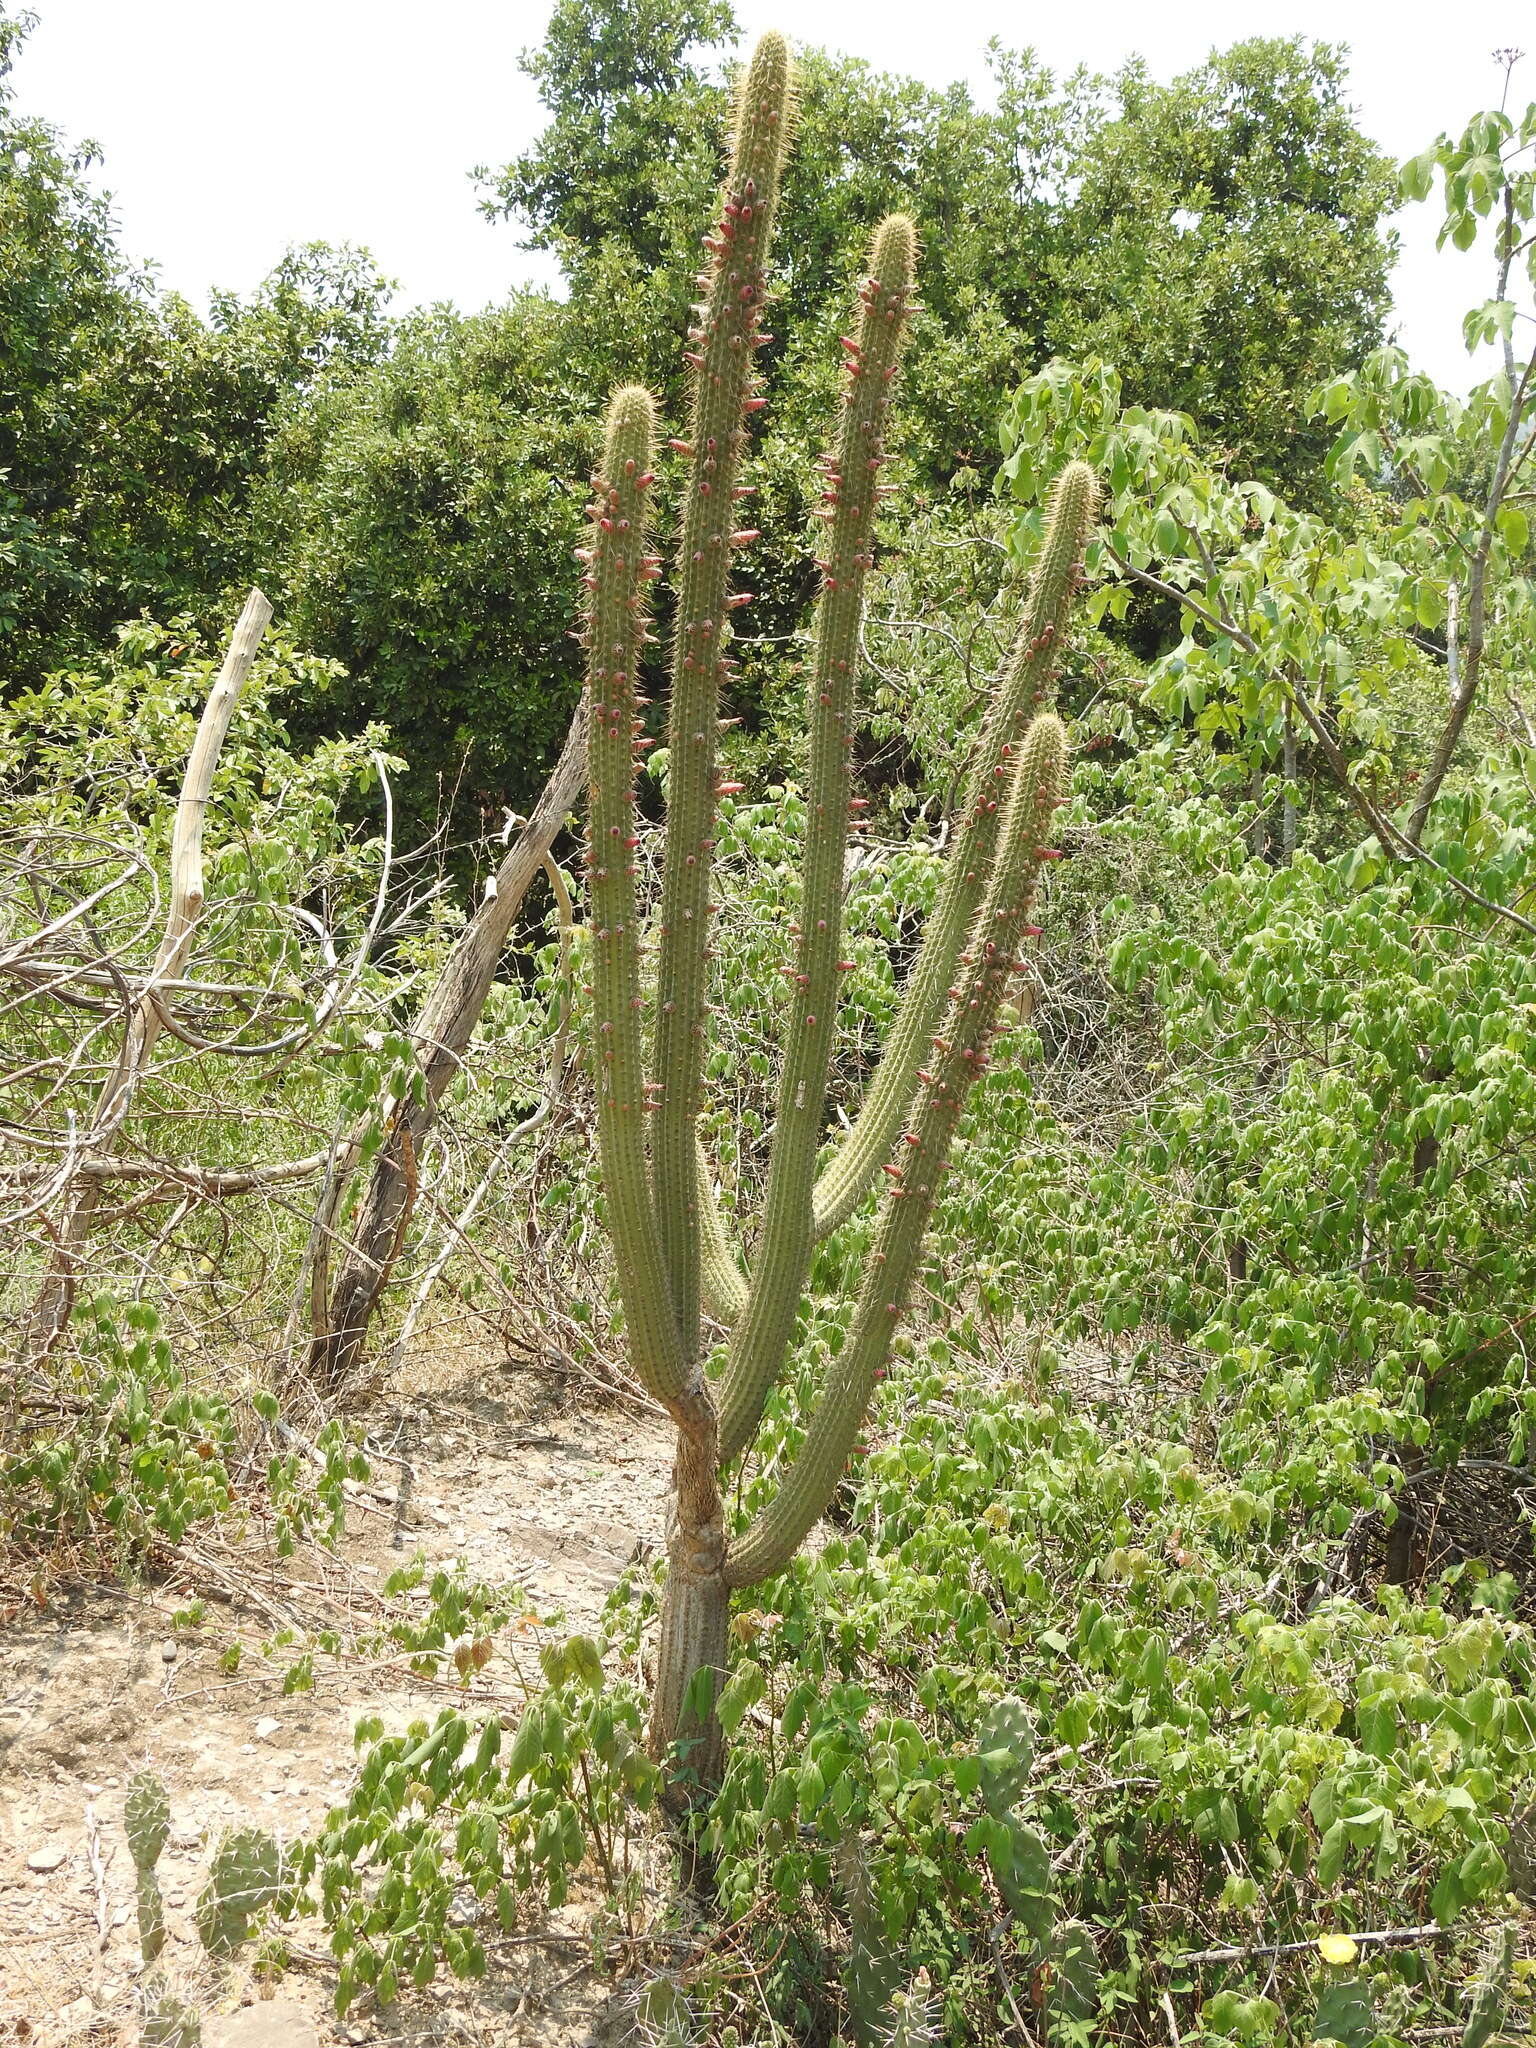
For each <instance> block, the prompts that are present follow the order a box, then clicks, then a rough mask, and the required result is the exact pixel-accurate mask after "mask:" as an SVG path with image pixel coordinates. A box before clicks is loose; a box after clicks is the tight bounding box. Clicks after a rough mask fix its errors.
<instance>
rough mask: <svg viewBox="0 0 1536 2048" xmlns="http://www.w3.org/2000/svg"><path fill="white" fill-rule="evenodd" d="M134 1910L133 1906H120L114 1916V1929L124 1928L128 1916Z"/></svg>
mask: <svg viewBox="0 0 1536 2048" xmlns="http://www.w3.org/2000/svg"><path fill="white" fill-rule="evenodd" d="M132 1910H133V1908H132V1907H131V1906H119V1907H118V1909H117V1911H116V1912H115V1913H114V1914H113V1915H112V1925H113V1926H114V1927H122V1926H124V1925H125V1924H126V1922H127V1919H128V1915H129V1914H130V1913H131V1912H132Z"/></svg>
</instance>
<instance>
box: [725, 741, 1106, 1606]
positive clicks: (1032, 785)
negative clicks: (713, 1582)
mask: <svg viewBox="0 0 1536 2048" xmlns="http://www.w3.org/2000/svg"><path fill="white" fill-rule="evenodd" d="M1065 769H1066V735H1065V733H1064V731H1063V729H1062V726H1061V722H1060V720H1059V719H1057V718H1056V717H1054V716H1053V715H1052V714H1050V713H1045V714H1042V715H1041V716H1040V717H1039V718H1037V719H1036V720H1035V721H1034V723H1033V724H1032V725H1031V727H1030V729H1029V732H1028V735H1027V737H1026V739H1025V741H1024V748H1023V757H1022V759H1021V761H1020V763H1019V772H1018V777H1017V780H1016V782H1015V784H1014V792H1013V796H1012V799H1011V800H1010V801H1009V803H1008V816H1007V823H1006V826H1005V834H1004V841H1003V850H1002V852H1001V854H1000V857H999V862H998V869H997V876H996V880H995V882H994V884H993V888H992V890H991V892H990V893H989V896H988V899H987V902H986V904H985V906H984V908H983V910H982V912H981V915H980V916H979V918H978V919H977V922H976V925H975V927H974V929H973V931H972V934H971V940H970V946H969V950H968V951H967V953H966V954H965V956H964V958H963V960H962V962H961V967H962V973H961V978H960V980H959V982H958V983H957V984H956V986H955V988H954V991H953V994H952V998H951V1003H950V1011H949V1015H948V1017H947V1019H946V1021H945V1027H944V1031H943V1033H942V1034H941V1035H940V1036H939V1037H937V1038H935V1040H934V1041H933V1051H934V1055H935V1056H934V1060H933V1064H932V1066H931V1068H929V1069H927V1070H926V1071H925V1072H924V1073H923V1074H922V1075H920V1076H919V1077H918V1078H919V1081H920V1083H921V1088H922V1092H921V1096H920V1100H919V1104H918V1108H917V1113H916V1116H915V1117H914V1119H913V1124H912V1128H911V1129H910V1130H909V1131H908V1132H907V1133H906V1134H905V1140H906V1142H905V1144H904V1145H903V1146H902V1147H901V1148H900V1151H901V1154H902V1156H901V1159H900V1161H899V1163H897V1164H888V1165H887V1167H886V1171H887V1173H888V1174H889V1175H890V1176H891V1180H892V1186H891V1191H890V1195H889V1197H888V1199H887V1205H886V1210H885V1214H884V1216H883V1218H882V1219H881V1224H880V1230H879V1234H878V1236H877V1238H876V1241H875V1248H874V1251H873V1252H872V1254H871V1257H870V1263H869V1266H868V1267H867V1269H866V1271H865V1275H864V1282H863V1286H862V1287H861V1289H860V1292H859V1301H858V1306H857V1308H856V1310H855V1312H854V1321H853V1329H852V1331H851V1333H850V1335H849V1338H848V1342H847V1343H846V1344H845V1345H844V1347H843V1349H842V1351H841V1353H840V1354H839V1355H838V1358H837V1359H836V1361H835V1363H834V1364H833V1366H832V1368H831V1371H830V1373H829V1375H828V1378H827V1383H826V1385H825V1387H824V1388H823V1390H822V1395H821V1399H820V1400H819V1401H818V1403H817V1405H816V1408H815V1412H814V1413H813V1415H812V1417H811V1422H810V1427H809V1428H808V1430H807V1432H806V1437H805V1442H804V1444H803V1445H802V1447H801V1449H800V1452H799V1454H798V1456H797V1457H796V1459H795V1461H794V1463H793V1465H792V1466H791V1467H790V1470H789V1472H788V1473H787V1474H786V1476H785V1478H784V1479H783V1481H782V1482H781V1484H780V1486H779V1488H778V1490H777V1492H776V1493H775V1494H774V1496H773V1498H772V1500H771V1501H769V1503H768V1504H767V1506H766V1507H764V1508H763V1510H762V1511H761V1513H760V1514H759V1515H758V1517H757V1519H756V1520H755V1521H754V1522H753V1524H752V1526H751V1527H750V1528H749V1529H748V1530H747V1532H746V1534H745V1535H744V1536H742V1537H741V1538H740V1539H739V1540H738V1541H737V1542H735V1543H733V1544H732V1545H731V1548H730V1553H729V1555H728V1557H727V1560H726V1581H727V1583H728V1584H729V1585H730V1586H732V1587H743V1586H754V1585H756V1584H757V1583H758V1582H759V1580H761V1579H765V1578H769V1577H771V1576H772V1575H773V1574H774V1573H775V1572H779V1571H782V1570H783V1569H784V1567H785V1566H786V1565H787V1564H788V1563H789V1561H790V1559H791V1558H792V1557H793V1556H794V1555H795V1552H796V1551H797V1550H798V1549H799V1548H800V1545H801V1544H802V1543H803V1542H804V1541H805V1538H806V1537H807V1536H808V1535H809V1534H810V1531H811V1530H812V1529H813V1528H814V1527H815V1525H816V1523H817V1522H818V1521H819V1520H820V1518H821V1516H822V1515H823V1514H824V1513H825V1512H826V1507H827V1503H828V1501H829V1500H830V1499H831V1498H832V1492H833V1488H834V1487H835V1486H836V1484H837V1481H838V1477H839V1475H840V1474H841V1472H842V1470H843V1467H844V1466H845V1465H846V1463H847V1461H848V1455H849V1452H850V1451H851V1450H852V1448H853V1444H854V1439H855V1437H856V1436H857V1434H858V1431H859V1428H860V1426H861V1425H862V1423H863V1420H864V1415H865V1412H866V1410H867V1409H868V1406H869V1400H870V1396H871V1394H872V1393H873V1392H874V1388H875V1382H876V1377H877V1375H878V1373H879V1372H880V1370H881V1368H882V1367H883V1366H884V1365H885V1363H886V1361H887V1360H888V1358H889V1357H890V1353H891V1345H892V1341H893V1339H894V1336H895V1333H896V1328H897V1325H898V1323H899V1322H900V1319H901V1316H902V1314H903V1313H904V1311H905V1309H906V1307H907V1303H908V1300H909V1298H910V1296H911V1291H912V1285H913V1282H914V1280H915V1278H916V1276H917V1272H918V1268H919V1265H920V1263H921V1258H922V1249H923V1240H924V1238H925V1236H926V1234H927V1229H928V1223H929V1220H930V1218H931V1216H932V1213H933V1205H934V1201H935V1198H936V1196H937V1193H938V1184H939V1179H940V1176H941V1175H942V1174H943V1173H944V1171H945V1169H946V1167H947V1164H948V1159H949V1151H950V1145H951V1143H952V1141H953V1138H954V1133H955V1126H956V1125H957V1124H958V1122H959V1120H960V1113H961V1110H962V1109H963V1107H964V1105H965V1099H966V1096H967V1095H968V1093H969V1092H970V1089H971V1086H972V1084H973V1083H974V1081H975V1080H976V1079H977V1077H978V1076H979V1075H980V1074H981V1073H982V1072H983V1071H984V1070H985V1068H986V1066H987V1061H988V1054H987V1048H988V1045H989V1043H990V1041H991V1039H992V1036H993V1033H994V1032H995V1030H996V1028H997V1018H998V1012H999V1010H1000V1008H1001V1007H1002V1003H1003V999H1004V996H1005V995H1006V993H1007V990H1008V985H1009V980H1010V977H1011V976H1012V975H1013V974H1014V973H1015V972H1016V971H1017V970H1018V967H1019V966H1020V964H1021V963H1020V961H1019V959H1018V952H1019V948H1020V946H1021V945H1022V944H1023V943H1024V942H1025V941H1026V940H1027V939H1029V938H1030V937H1032V936H1034V935H1035V928H1034V927H1033V926H1032V925H1031V924H1030V923H1029V912H1030V907H1031V904H1032V901H1033V897H1034V892H1035V885H1036V881H1037V879H1038V876H1039V873H1040V864H1041V860H1042V857H1043V855H1044V854H1045V853H1047V852H1049V850H1050V849H1049V848H1048V847H1047V846H1046V843H1045V842H1046V840H1047V838H1048V836H1049V826H1050V819H1051V815H1052V813H1053V811H1054V810H1055V808H1056V806H1057V804H1058V803H1059V802H1060V800H1061V793H1062V788H1063V784H1064V780H1065Z"/></svg>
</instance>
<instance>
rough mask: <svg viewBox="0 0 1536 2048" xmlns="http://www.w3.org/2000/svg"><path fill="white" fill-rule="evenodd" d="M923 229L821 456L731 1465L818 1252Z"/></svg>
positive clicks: (902, 227)
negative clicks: (879, 582) (802, 778)
mask: <svg viewBox="0 0 1536 2048" xmlns="http://www.w3.org/2000/svg"><path fill="white" fill-rule="evenodd" d="M916 264H917V230H916V228H915V227H914V225H913V223H912V222H911V220H909V219H908V218H907V216H906V215H905V214H892V215H891V216H890V217H889V218H888V219H886V220H884V221H882V222H881V224H880V227H879V228H878V230H877V231H876V234H875V239H874V243H873V246H872V248H871V250H870V260H869V275H868V277H867V278H866V279H865V281H864V284H863V286H862V287H861V290H860V302H861V306H860V317H859V321H858V332H857V336H856V338H849V337H845V338H844V342H843V346H844V348H845V349H846V351H847V352H848V362H847V365H846V373H847V377H848V388H847V391H846V394H845V397H846V404H845V407H844V412H843V420H842V429H841V432H840V433H839V435H838V437H837V446H836V449H835V451H834V453H833V454H832V455H830V456H828V457H824V458H823V461H822V468H823V471H824V476H825V481H824V484H823V489H822V497H823V499H824V500H825V503H824V506H823V511H824V513H825V515H826V517H827V551H826V554H825V555H824V556H822V557H821V559H820V561H819V564H818V566H819V567H820V569H821V572H822V583H823V588H822V594H821V602H820V605H819V607H818V610H817V618H816V639H815V651H814V655H813V658H812V662H811V674H810V685H809V691H808V713H809V724H810V733H811V756H810V777H809V782H808V786H807V790H806V828H805V862H804V873H803V880H802V884H801V891H800V906H799V923H798V925H797V927H796V932H795V942H794V964H793V966H792V967H790V968H788V969H786V974H787V976H788V980H789V1002H788V1014H787V1017H786V1021H785V1032H784V1066H783V1070H782V1073H781V1076H780V1081H779V1097H778V1110H777V1114H776V1117H775V1120H774V1135H773V1155H772V1159H771V1162H770V1165H769V1169H768V1188H767V1193H766V1196H765V1198H764V1205H763V1225H762V1231H761V1234H760V1236H759V1239H758V1244H757V1250H756V1254H755V1257H754V1260H753V1278H752V1283H751V1286H750V1288H749V1289H748V1295H747V1304H746V1311H745V1314H744V1315H743V1316H742V1318H741V1321H740V1323H739V1324H738V1326H737V1329H736V1332H735V1336H734V1339H733V1341H732V1344H731V1349H730V1355H729V1359H728V1362H727V1366H726V1375H725V1384H724V1388H723V1392H722V1395H721V1402H720V1460H721V1463H722V1464H725V1463H728V1462H729V1461H730V1460H731V1459H732V1458H734V1457H735V1456H736V1454H737V1452H738V1451H740V1450H742V1449H743V1448H744V1447H745V1446H746V1444H747V1443H748V1442H749V1441H750V1440H751V1438H752V1436H753V1434H754V1433H755V1431H756V1429H757V1425H758V1421H759V1419H760V1418H761V1416H762V1412H763V1401H764V1398H765V1397H766V1395H767V1392H768V1389H769V1387H771V1386H772V1384H773V1382H774V1381H775V1380H776V1379H777V1378H778V1376H779V1373H780V1372H781V1371H782V1369H783V1365H784V1359H785V1355H786V1353H787V1350H788V1347H789V1343H790V1339H791V1338H792V1336H793V1334H794V1328H795V1316H796V1312H797V1310H798V1308H799V1304H800V1293H801V1289H802V1288H803V1287H804V1285H805V1276H806V1272H807V1269H808V1267H809V1264H810V1257H811V1244H812V1237H811V1193H812V1189H813V1187H814V1185H815V1180H816V1159H817V1154H818V1152H819V1151H820V1148H821V1133H822V1125H823V1122H824V1119H825V1111H826V1095H827V1069H828V1065H829V1063H830V1059H831V1053H832V1042H833V1034H834V1031H835V1027H836V1024H837V1011H838V1000H839V993H838V991H839V983H840V982H841V979H842V975H843V971H844V966H845V963H844V961H843V959H842V951H843V874H844V861H845V852H846V846H847V838H848V824H849V813H850V807H851V802H852V787H851V780H850V761H849V754H850V750H851V748H852V745H853V729H854V721H855V710H854V685H855V682H856V680H857V675H858V667H859V627H860V625H861V623H862V620H863V613H864V593H865V586H866V583H867V580H868V575H869V570H870V568H871V566H872V563H873V548H874V533H875V510H876V505H877V503H878V498H879V491H880V485H879V481H878V479H879V475H880V471H881V469H882V467H883V466H884V463H885V429H886V422H887V419H888V418H889V415H890V408H891V387H892V383H893V380H894V378H895V376H896V371H897V366H898V362H899V359H900V354H901V345H902V342H903V340H904V338H905V334H906V328H907V319H908V314H909V311H910V308H911V304H912V285H913V278H914V274H915V270H916Z"/></svg>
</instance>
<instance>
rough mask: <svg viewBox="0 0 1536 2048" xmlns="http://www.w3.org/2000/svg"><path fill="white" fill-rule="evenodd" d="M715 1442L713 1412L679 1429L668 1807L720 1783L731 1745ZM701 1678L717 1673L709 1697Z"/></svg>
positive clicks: (663, 1646) (662, 1728)
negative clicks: (724, 1738)
mask: <svg viewBox="0 0 1536 2048" xmlns="http://www.w3.org/2000/svg"><path fill="white" fill-rule="evenodd" d="M715 1442H716V1438H715V1428H714V1415H713V1412H712V1411H711V1413H710V1414H709V1416H708V1417H707V1419H706V1421H705V1423H704V1426H703V1427H701V1428H698V1429H684V1428H682V1427H679V1429H678V1436H677V1462H676V1464H675V1465H674V1467H673V1484H674V1487H675V1497H674V1500H673V1508H672V1529H671V1536H670V1540H669V1542H668V1546H667V1557H668V1569H667V1583H666V1586H665V1588H664V1590H663V1593H662V1602H661V1641H660V1643H659V1645H658V1647H657V1651H656V1684H655V1689H654V1692H653V1695H652V1701H651V1737H650V1739H651V1753H652V1755H653V1756H655V1757H656V1758H657V1760H658V1761H660V1760H662V1759H664V1758H665V1757H667V1756H668V1754H669V1753H673V1754H675V1758H676V1762H675V1767H674V1768H673V1769H672V1770H671V1771H670V1772H669V1774H668V1788H669V1789H668V1803H669V1804H671V1805H673V1806H676V1807H681V1806H685V1805H687V1804H688V1803H689V1802H690V1800H691V1799H693V1798H696V1797H697V1796H698V1795H699V1794H700V1793H703V1792H707V1791H710V1790H712V1789H713V1788H714V1787H715V1786H716V1785H718V1784H719V1782H720V1769H721V1758H722V1747H723V1746H722V1742H721V1735H720V1723H719V1722H718V1721H717V1720H716V1718H715V1710H714V1702H715V1698H716V1695H717V1693H718V1690H719V1687H720V1685H721V1683H722V1681H723V1679H724V1676H725V1669H726V1629H727V1625H728V1622H729V1618H730V1598H731V1596H730V1592H729V1589H728V1588H727V1586H726V1583H725V1514H724V1509H723V1506H722V1503H721V1499H720V1488H719V1484H718V1482H717V1481H716V1478H715ZM701 1673H708V1674H709V1678H708V1691H707V1693H704V1681H703V1680H702V1679H701V1677H700V1674H701ZM696 1685H697V1687H698V1690H695V1687H696ZM701 1693H702V1694H703V1697H701V1696H700V1695H701ZM674 1745H675V1746H676V1747H675V1750H674Z"/></svg>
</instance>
